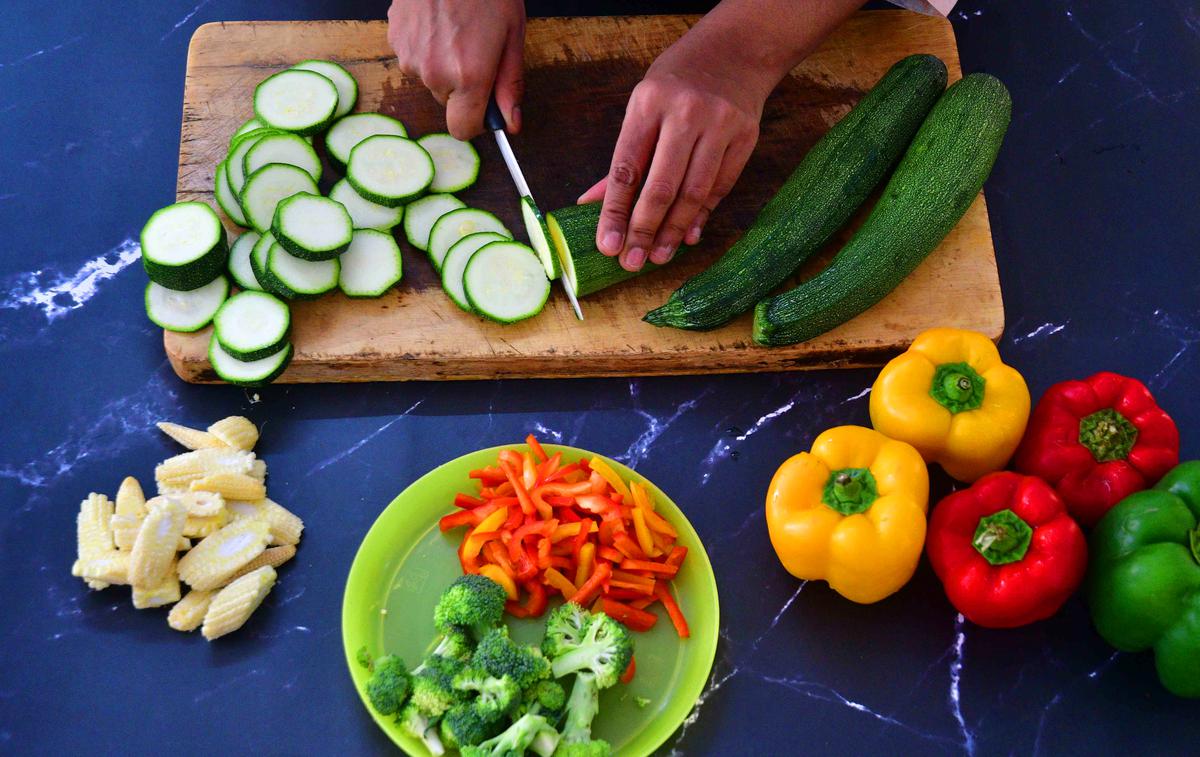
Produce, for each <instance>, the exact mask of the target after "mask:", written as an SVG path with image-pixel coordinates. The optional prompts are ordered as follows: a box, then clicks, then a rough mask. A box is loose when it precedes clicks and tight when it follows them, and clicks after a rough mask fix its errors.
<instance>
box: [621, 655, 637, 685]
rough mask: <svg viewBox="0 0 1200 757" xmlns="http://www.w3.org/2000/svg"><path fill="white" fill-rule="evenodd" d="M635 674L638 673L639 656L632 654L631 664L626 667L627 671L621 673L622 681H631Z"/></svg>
mask: <svg viewBox="0 0 1200 757" xmlns="http://www.w3.org/2000/svg"><path fill="white" fill-rule="evenodd" d="M635 675H637V658H636V657H633V656H632V655H630V657H629V665H628V666H627V667H626V668H625V672H624V673H622V674H621V683H629V682H630V681H632V680H633V677H634V676H635Z"/></svg>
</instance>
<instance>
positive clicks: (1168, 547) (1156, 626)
mask: <svg viewBox="0 0 1200 757" xmlns="http://www.w3.org/2000/svg"><path fill="white" fill-rule="evenodd" d="M1198 524H1200V460H1192V461H1190V462H1186V463H1181V464H1180V465H1178V466H1176V467H1175V468H1173V469H1172V470H1171V471H1170V472H1169V473H1167V475H1166V476H1164V477H1163V478H1162V480H1161V481H1159V482H1158V485H1156V486H1155V487H1154V488H1153V489H1148V490H1146V491H1141V492H1137V493H1136V494H1131V495H1130V496H1128V497H1126V498H1125V499H1123V500H1121V502H1120V503H1118V504H1117V505H1116V506H1115V507H1113V508H1112V509H1111V510H1110V511H1109V512H1108V514H1107V515H1105V516H1104V519H1103V520H1101V521H1100V523H1099V524H1097V526H1096V530H1095V531H1093V532H1092V536H1091V541H1090V545H1089V547H1090V549H1089V551H1090V553H1091V561H1090V565H1089V569H1088V604H1089V605H1090V607H1091V611H1092V622H1093V623H1095V624H1096V630H1097V631H1099V632H1100V635H1101V636H1102V637H1104V640H1105V641H1107V642H1108V643H1109V644H1112V645H1113V646H1114V647H1116V648H1117V649H1120V650H1123V651H1127V652H1138V651H1141V650H1145V649H1153V650H1154V662H1155V665H1156V667H1157V668H1158V678H1159V680H1160V681H1162V684H1163V686H1164V687H1166V689H1167V690H1168V691H1170V692H1171V693H1173V694H1176V695H1178V696H1181V697H1200V525H1198Z"/></svg>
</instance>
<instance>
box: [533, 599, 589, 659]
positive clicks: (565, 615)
mask: <svg viewBox="0 0 1200 757" xmlns="http://www.w3.org/2000/svg"><path fill="white" fill-rule="evenodd" d="M591 624H592V614H591V613H590V612H588V611H587V610H585V609H583V608H582V607H580V606H579V605H578V604H576V603H574V602H564V603H563V604H561V605H559V606H558V607H556V608H554V609H553V610H552V611H551V612H550V615H549V616H547V618H546V632H545V635H544V636H543V637H542V652H543V653H544V654H545V655H546V656H547V657H549V658H550V659H551V660H553V659H554V658H555V657H558V656H559V655H560V654H563V653H564V652H566V651H569V650H572V649H575V648H576V647H578V646H579V645H580V644H582V643H583V637H584V634H586V633H587V629H588V627H589V626H590V625H591Z"/></svg>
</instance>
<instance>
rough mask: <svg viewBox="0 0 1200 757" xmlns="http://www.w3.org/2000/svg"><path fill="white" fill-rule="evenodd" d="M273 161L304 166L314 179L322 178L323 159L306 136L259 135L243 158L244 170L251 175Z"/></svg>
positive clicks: (282, 133) (285, 133)
mask: <svg viewBox="0 0 1200 757" xmlns="http://www.w3.org/2000/svg"><path fill="white" fill-rule="evenodd" d="M271 163H286V164H287V165H290V166H296V167H297V168H303V169H304V171H305V173H307V174H308V175H309V176H311V177H312V178H313V181H320V180H321V159H320V158H318V157H317V151H316V150H314V149H313V148H312V145H310V144H309V143H308V142H306V141H304V137H301V136H300V135H298V134H289V133H287V132H279V133H275V134H267V135H265V136H262V137H259V138H258V139H257V140H256V141H255V143H254V144H253V145H252V146H251V147H250V149H249V150H247V151H246V154H245V156H244V157H243V158H242V172H243V173H244V174H245V175H246V176H250V175H251V174H253V173H254V172H255V171H257V170H258V169H260V168H262V167H263V166H265V165H269V164H271Z"/></svg>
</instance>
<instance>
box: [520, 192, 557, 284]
mask: <svg viewBox="0 0 1200 757" xmlns="http://www.w3.org/2000/svg"><path fill="white" fill-rule="evenodd" d="M521 218H522V220H524V221H525V233H526V234H527V235H528V236H529V246H530V247H532V248H533V251H534V252H536V253H537V255H538V258H540V259H541V261H542V266H543V267H544V268H545V269H546V278H548V279H550V280H551V281H554V280H555V279H557V278H558V277H559V275H560V274H561V273H562V266H560V265H559V263H558V255H557V254H556V253H555V251H554V250H553V249H551V246H550V231H549V229H548V228H547V226H546V217H545V216H544V215H542V211H540V210H538V207H537V205H535V204H534V203H533V198H532V197H530V196H528V195H526V196H524V197H522V198H521Z"/></svg>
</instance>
